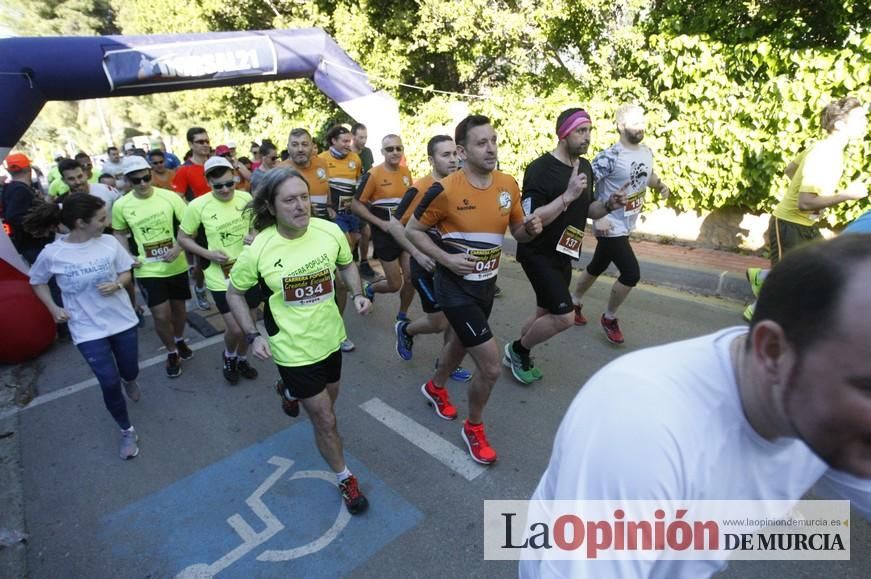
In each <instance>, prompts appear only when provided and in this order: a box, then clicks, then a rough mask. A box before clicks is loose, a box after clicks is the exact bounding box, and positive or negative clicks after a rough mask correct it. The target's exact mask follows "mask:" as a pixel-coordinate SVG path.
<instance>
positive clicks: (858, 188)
mask: <svg viewBox="0 0 871 579" xmlns="http://www.w3.org/2000/svg"><path fill="white" fill-rule="evenodd" d="M843 196H844V197H846V198H847V199H851V200H853V201H855V200H857V199H862V198H863V197H867V196H868V186H867V185H865V183H864V182H862V181H860V180H858V179H857V180H856V181H853V182H852V183H850V184H849V185H847V188H846V189H845V190H844V193H843Z"/></svg>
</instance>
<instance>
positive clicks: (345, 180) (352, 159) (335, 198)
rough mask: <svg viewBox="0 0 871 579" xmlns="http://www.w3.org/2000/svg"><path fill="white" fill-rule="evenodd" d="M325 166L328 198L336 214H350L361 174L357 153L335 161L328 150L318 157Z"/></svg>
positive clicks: (360, 163)
mask: <svg viewBox="0 0 871 579" xmlns="http://www.w3.org/2000/svg"><path fill="white" fill-rule="evenodd" d="M318 157H320V158H321V159H323V160H324V161H325V162H326V164H327V178H328V179H329V182H330V198H331V200H332V203H333V208H334V209H335V210H336V212H337V213H350V212H351V201H353V199H354V194H355V193H356V192H357V183H358V182H359V181H360V175H362V173H363V162H362V161H360V157H359V156H358V155H357V153H353V152H352V153H348V154H347V155H346V156H345V157H343V158H341V159H337V158H335V157H333V154H332V153H331V152H330V150H329V149H327V150H326V151H324V152H323V153H321V154H320V155H318Z"/></svg>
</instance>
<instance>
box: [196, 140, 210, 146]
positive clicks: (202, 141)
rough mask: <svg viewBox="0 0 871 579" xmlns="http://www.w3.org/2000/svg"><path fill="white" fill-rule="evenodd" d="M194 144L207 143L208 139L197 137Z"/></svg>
mask: <svg viewBox="0 0 871 579" xmlns="http://www.w3.org/2000/svg"><path fill="white" fill-rule="evenodd" d="M194 144H195V145H208V144H209V140H208V139H197V140H196V141H194Z"/></svg>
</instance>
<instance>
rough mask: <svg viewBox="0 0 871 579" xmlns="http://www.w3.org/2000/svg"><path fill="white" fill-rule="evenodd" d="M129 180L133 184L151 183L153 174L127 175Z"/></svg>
mask: <svg viewBox="0 0 871 579" xmlns="http://www.w3.org/2000/svg"><path fill="white" fill-rule="evenodd" d="M127 180H128V181H130V183H131V184H132V185H139V184H140V183H151V175H145V176H144V177H127Z"/></svg>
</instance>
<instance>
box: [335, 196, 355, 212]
mask: <svg viewBox="0 0 871 579" xmlns="http://www.w3.org/2000/svg"><path fill="white" fill-rule="evenodd" d="M353 200H354V196H353V195H347V196H345V195H339V210H338V211H339V213H348V212H349V211H351V201H353Z"/></svg>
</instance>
